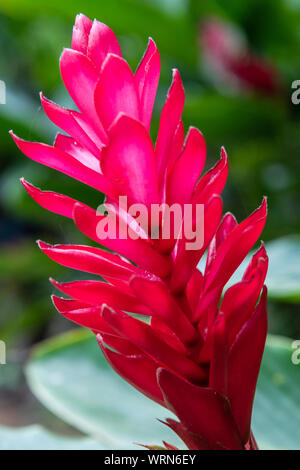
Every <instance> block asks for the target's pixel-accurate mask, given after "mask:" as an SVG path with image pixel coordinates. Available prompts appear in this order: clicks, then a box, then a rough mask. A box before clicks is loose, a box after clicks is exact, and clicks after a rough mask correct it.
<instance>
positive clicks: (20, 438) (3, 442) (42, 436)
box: [0, 425, 101, 450]
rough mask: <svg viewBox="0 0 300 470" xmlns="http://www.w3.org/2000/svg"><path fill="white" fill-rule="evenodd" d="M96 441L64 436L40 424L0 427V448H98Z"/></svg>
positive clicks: (99, 447)
mask: <svg viewBox="0 0 300 470" xmlns="http://www.w3.org/2000/svg"><path fill="white" fill-rule="evenodd" d="M99 449H101V446H100V444H99V443H98V442H95V441H93V440H92V439H89V438H74V437H72V438H71V437H65V436H62V435H59V434H53V433H50V432H49V431H47V430H46V429H43V428H42V427H40V426H37V425H35V426H28V427H24V428H16V429H13V428H5V427H3V426H1V427H0V450H99Z"/></svg>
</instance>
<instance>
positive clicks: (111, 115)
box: [94, 54, 140, 129]
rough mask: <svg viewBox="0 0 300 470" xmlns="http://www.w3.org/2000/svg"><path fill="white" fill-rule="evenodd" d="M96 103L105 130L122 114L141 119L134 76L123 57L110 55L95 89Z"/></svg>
mask: <svg viewBox="0 0 300 470" xmlns="http://www.w3.org/2000/svg"><path fill="white" fill-rule="evenodd" d="M94 102H95V106H96V109H97V112H98V116H99V117H100V119H101V122H102V123H103V125H104V127H105V129H108V128H109V127H110V126H111V124H112V123H113V122H114V120H115V119H116V118H117V117H118V115H119V114H120V113H124V114H126V115H127V116H130V117H132V118H134V119H137V120H138V119H140V102H139V96H138V91H137V86H136V83H135V79H134V75H133V73H132V71H131V69H130V67H129V65H128V64H127V62H126V61H125V60H124V59H122V58H121V57H119V56H117V55H114V54H108V56H107V58H106V59H105V61H104V64H103V66H102V70H101V74H100V77H99V80H98V83H97V86H96V88H95V94H94Z"/></svg>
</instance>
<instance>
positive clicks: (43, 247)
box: [36, 240, 52, 251]
mask: <svg viewBox="0 0 300 470" xmlns="http://www.w3.org/2000/svg"><path fill="white" fill-rule="evenodd" d="M36 243H37V245H38V247H39V248H40V249H41V250H42V251H45V250H47V249H49V248H52V245H50V243H46V242H43V241H42V240H36Z"/></svg>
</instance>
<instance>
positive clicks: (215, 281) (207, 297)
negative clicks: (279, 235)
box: [197, 199, 267, 316]
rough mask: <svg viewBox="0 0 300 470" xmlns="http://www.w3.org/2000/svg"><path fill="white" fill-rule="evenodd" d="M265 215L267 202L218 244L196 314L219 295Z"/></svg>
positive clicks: (249, 247)
mask: <svg viewBox="0 0 300 470" xmlns="http://www.w3.org/2000/svg"><path fill="white" fill-rule="evenodd" d="M266 217H267V203H266V199H264V200H263V202H262V205H261V206H260V207H259V208H258V209H256V210H255V211H254V212H253V213H252V214H251V215H250V216H249V217H248V218H247V219H245V220H244V221H243V222H242V223H240V224H239V225H237V226H236V227H235V228H234V229H233V230H232V231H231V232H230V234H229V236H228V237H227V238H226V240H224V242H223V243H222V244H221V245H220V247H219V249H218V251H217V253H216V257H215V259H214V262H213V264H212V265H211V268H210V271H209V273H208V275H207V277H206V279H205V286H204V293H203V298H202V299H200V303H199V308H198V312H197V315H198V316H200V315H201V312H202V311H204V310H205V309H207V306H208V305H209V304H210V303H211V301H212V299H215V298H216V297H217V296H218V295H220V293H221V291H222V289H223V287H224V285H225V284H226V282H227V281H228V280H229V279H230V277H231V276H232V274H233V273H234V271H235V270H236V269H237V268H238V266H239V265H240V264H241V262H242V261H243V259H244V258H245V256H246V255H247V254H248V252H249V251H250V250H251V248H252V247H253V245H254V243H255V242H256V241H257V239H258V238H259V236H260V234H261V232H262V230H263V228H264V225H265V221H266Z"/></svg>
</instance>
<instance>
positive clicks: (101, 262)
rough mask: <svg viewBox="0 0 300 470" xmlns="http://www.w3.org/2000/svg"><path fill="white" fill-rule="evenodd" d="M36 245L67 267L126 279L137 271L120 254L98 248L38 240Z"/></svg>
mask: <svg viewBox="0 0 300 470" xmlns="http://www.w3.org/2000/svg"><path fill="white" fill-rule="evenodd" d="M38 245H39V248H40V249H41V250H42V251H43V253H45V254H46V255H47V256H48V257H49V258H51V259H52V260H53V261H56V262H57V263H59V264H62V265H63V266H67V267H68V268H72V269H78V270H80V271H84V272H88V273H92V274H98V275H99V276H111V277H117V278H119V279H123V280H126V281H128V280H129V279H130V278H131V276H132V275H133V274H137V273H138V272H139V270H138V269H137V268H136V267H135V266H133V265H130V264H129V263H128V262H125V261H123V260H122V258H121V257H120V256H118V255H114V254H112V253H109V252H107V251H104V250H101V249H99V248H93V247H90V246H84V245H49V244H48V243H44V242H42V241H40V240H39V241H38Z"/></svg>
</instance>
